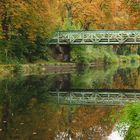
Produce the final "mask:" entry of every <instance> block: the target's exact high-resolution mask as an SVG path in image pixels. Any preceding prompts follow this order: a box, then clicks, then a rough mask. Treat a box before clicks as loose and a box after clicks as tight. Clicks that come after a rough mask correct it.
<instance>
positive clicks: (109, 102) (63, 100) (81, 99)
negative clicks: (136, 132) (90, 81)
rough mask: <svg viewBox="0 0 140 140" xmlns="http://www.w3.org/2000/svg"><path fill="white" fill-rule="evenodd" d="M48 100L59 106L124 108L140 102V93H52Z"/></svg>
mask: <svg viewBox="0 0 140 140" xmlns="http://www.w3.org/2000/svg"><path fill="white" fill-rule="evenodd" d="M47 98H48V99H49V100H51V101H53V100H54V101H55V102H57V103H59V104H71V105H81V104H82V105H96V106H123V105H125V104H126V103H136V102H140V92H139V91H131V90H128V91H124V92H122V91H121V92H119V90H114V91H113V90H108V91H103V90H99V91H95V90H93V91H92V90H83V91H82V90H79V91H78V90H75V91H74V90H72V91H50V92H49V96H48V97H47Z"/></svg>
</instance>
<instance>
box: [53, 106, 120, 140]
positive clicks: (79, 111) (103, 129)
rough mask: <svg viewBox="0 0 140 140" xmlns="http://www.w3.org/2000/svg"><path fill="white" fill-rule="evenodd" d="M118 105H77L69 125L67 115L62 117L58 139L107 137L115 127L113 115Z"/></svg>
mask: <svg viewBox="0 0 140 140" xmlns="http://www.w3.org/2000/svg"><path fill="white" fill-rule="evenodd" d="M116 109H118V110H119V108H117V107H107V108H105V107H96V108H93V107H90V106H86V107H77V108H75V109H74V112H73V114H72V121H71V122H70V123H69V125H68V126H65V125H64V124H65V123H64V120H65V117H64V116H63V117H62V118H61V121H60V122H59V123H60V125H61V124H63V126H64V127H61V130H60V129H59V130H57V133H56V135H55V138H56V140H61V139H62V138H64V139H68V138H69V137H71V138H72V139H77V140H80V139H81V140H88V139H89V140H93V139H96V140H102V139H104V138H105V137H107V136H108V135H109V134H110V133H111V131H112V129H113V127H114V123H115V122H114V123H113V122H112V121H111V120H112V115H113V114H115V110H116Z"/></svg>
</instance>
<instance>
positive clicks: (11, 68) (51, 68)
mask: <svg viewBox="0 0 140 140" xmlns="http://www.w3.org/2000/svg"><path fill="white" fill-rule="evenodd" d="M112 65H115V67H122V68H123V67H125V68H126V67H138V66H139V61H138V62H137V61H136V62H135V63H130V61H120V63H117V64H112ZM108 66H109V64H105V63H103V62H100V63H96V62H93V63H89V64H82V63H81V64H80V63H79V64H77V63H70V62H69V63H64V62H40V63H36V64H19V63H17V64H5V65H4V64H3V65H0V78H1V77H7V76H12V75H15V74H23V75H33V74H46V73H72V72H75V71H76V70H79V69H80V70H81V69H85V68H96V67H97V68H99V67H101V68H103V67H108Z"/></svg>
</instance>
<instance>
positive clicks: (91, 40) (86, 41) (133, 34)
mask: <svg viewBox="0 0 140 140" xmlns="http://www.w3.org/2000/svg"><path fill="white" fill-rule="evenodd" d="M49 44H73V45H76V44H79V45H80V44H81V45H94V44H95V45H98V44H99V45H115V44H116V45H119V44H140V30H120V31H119V30H118V31H116V30H115V31H113V30H110V31H105V30H95V31H59V32H57V33H56V34H55V36H54V37H53V38H52V39H51V40H50V42H49Z"/></svg>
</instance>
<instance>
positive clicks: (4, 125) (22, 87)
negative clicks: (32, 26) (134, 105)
mask: <svg viewBox="0 0 140 140" xmlns="http://www.w3.org/2000/svg"><path fill="white" fill-rule="evenodd" d="M139 81H140V67H139V66H137V65H132V66H127V67H125V66H124V67H118V66H109V67H104V68H103V67H98V68H92V69H83V70H80V71H76V72H72V73H65V74H64V73H59V74H54V73H51V74H43V75H29V76H15V77H13V78H8V77H7V78H3V79H1V80H0V139H2V140H71V139H72V140H114V139H115V140H117V138H118V140H123V137H124V136H123V135H121V134H120V133H119V132H118V131H117V130H116V129H115V128H116V125H117V124H118V122H119V120H120V119H121V118H120V116H121V110H122V108H123V106H117V105H116V106H113V105H107V106H104V105H100V106H98V105H96V104H95V103H94V104H90V105H89V104H86V102H85V103H84V104H80V103H79V104H76V105H73V104H69V103H68V104H63V103H62V102H58V100H56V98H55V97H54V96H52V95H51V93H50V91H52V90H53V91H59V90H61V91H67V90H68V91H69V92H70V91H71V90H73V89H96V90H97V89H102V90H104V91H105V90H107V89H112V90H113V89H114V90H116V89H118V91H119V90H121V91H123V90H126V89H127V90H137V91H138V90H140V82H139ZM50 96H51V98H48V97H50ZM86 98H87V97H86ZM67 99H68V98H67ZM121 117H122V116H121ZM123 131H125V130H124V129H123Z"/></svg>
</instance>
